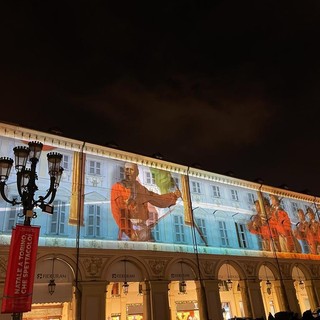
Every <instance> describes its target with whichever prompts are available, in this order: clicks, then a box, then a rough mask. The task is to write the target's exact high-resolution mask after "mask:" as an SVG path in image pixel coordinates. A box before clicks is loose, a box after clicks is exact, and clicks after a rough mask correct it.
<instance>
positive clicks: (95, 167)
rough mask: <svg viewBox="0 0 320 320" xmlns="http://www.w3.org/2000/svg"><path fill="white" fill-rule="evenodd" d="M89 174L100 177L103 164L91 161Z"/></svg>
mask: <svg viewBox="0 0 320 320" xmlns="http://www.w3.org/2000/svg"><path fill="white" fill-rule="evenodd" d="M89 173H90V174H96V175H100V174H101V162H98V161H93V160H90V161H89Z"/></svg>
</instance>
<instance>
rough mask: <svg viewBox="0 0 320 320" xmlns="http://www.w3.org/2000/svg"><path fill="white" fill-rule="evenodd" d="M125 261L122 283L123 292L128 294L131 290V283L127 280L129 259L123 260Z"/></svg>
mask: <svg viewBox="0 0 320 320" xmlns="http://www.w3.org/2000/svg"><path fill="white" fill-rule="evenodd" d="M123 262H124V283H123V285H122V290H123V294H125V295H127V294H128V292H129V284H128V282H127V260H123Z"/></svg>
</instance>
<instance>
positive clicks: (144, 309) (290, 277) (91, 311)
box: [0, 124, 320, 320]
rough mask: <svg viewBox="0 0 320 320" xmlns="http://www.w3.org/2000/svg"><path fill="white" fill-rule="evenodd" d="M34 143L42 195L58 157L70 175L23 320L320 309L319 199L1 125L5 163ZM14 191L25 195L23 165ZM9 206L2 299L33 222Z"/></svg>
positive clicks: (1, 205) (156, 318) (41, 216)
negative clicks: (16, 234)
mask: <svg viewBox="0 0 320 320" xmlns="http://www.w3.org/2000/svg"><path fill="white" fill-rule="evenodd" d="M29 141H40V142H42V143H43V145H44V148H43V151H42V155H41V158H40V161H39V164H38V180H37V184H38V189H39V190H38V191H37V193H38V194H39V196H41V194H45V193H46V190H47V188H48V186H49V184H50V181H49V176H48V174H47V171H48V169H47V162H46V155H47V154H48V153H49V152H59V153H61V154H62V155H63V158H62V167H63V168H64V171H63V175H62V179H61V182H60V186H59V188H58V191H57V194H56V197H55V200H54V203H53V205H54V210H53V214H48V213H45V212H41V209H36V210H35V211H36V215H37V217H36V218H35V219H32V225H34V226H40V238H39V247H38V253H37V263H36V272H35V282H34V287H33V295H32V299H33V300H32V302H33V304H32V309H31V311H29V312H25V313H24V314H23V319H28V320H31V319H32V320H35V319H38V320H39V319H63V320H71V319H72V320H73V319H77V320H78V319H81V320H89V319H90V320H91V319H95V320H106V319H108V320H111V319H112V320H120V319H121V320H123V319H130V320H133V319H136V320H138V319H139V320H140V319H144V320H160V319H161V320H163V319H174V320H175V319H188V320H190V319H192V320H194V319H197V320H199V319H201V320H207V319H211V320H224V319H231V318H235V317H248V318H253V319H254V318H258V317H264V318H266V317H267V316H268V314H269V312H270V313H272V314H275V313H276V312H279V311H286V310H287V311H289V310H290V311H292V312H295V313H298V314H299V315H301V314H302V313H303V312H304V311H305V310H307V309H314V308H316V307H317V306H319V305H320V267H319V259H320V255H319V253H320V228H319V216H318V208H319V205H320V198H317V197H315V196H310V195H305V194H300V193H297V192H292V191H289V190H286V189H280V188H275V187H272V186H268V185H264V184H261V183H258V182H250V181H245V180H241V179H237V178H234V177H230V176H224V175H219V174H215V173H211V172H207V171H203V170H200V169H197V168H192V167H186V166H182V165H178V164H174V163H169V162H166V161H163V160H161V159H154V158H151V157H146V156H141V155H138V154H133V153H128V152H124V151H121V150H118V149H112V148H108V147H104V146H98V145H94V144H90V143H86V142H83V141H77V140H73V139H68V138H65V137H61V136H57V135H52V134H48V133H44V132H39V131H34V130H30V129H26V128H21V127H17V126H13V125H7V124H0V150H1V151H0V156H1V157H11V158H13V148H14V147H16V146H19V145H27V143H28V142H29ZM5 192H6V196H7V198H8V199H15V198H18V197H19V196H18V193H17V190H16V175H15V172H14V170H12V171H11V174H10V177H9V180H8V182H7V184H6V189H5ZM0 210H1V215H0V245H1V247H0V297H1V298H2V297H3V291H4V285H5V279H6V273H7V265H8V257H9V245H10V241H11V234H12V228H14V227H15V226H16V225H17V224H21V223H23V219H24V217H23V216H22V215H21V212H22V208H21V206H18V205H16V206H12V205H11V204H9V203H7V202H5V201H4V200H3V199H2V198H1V199H0ZM318 229H319V230H318ZM50 280H54V281H55V283H56V287H55V291H54V292H53V293H52V294H50V293H49V292H48V283H49V282H50ZM1 319H11V315H10V314H5V313H3V314H1Z"/></svg>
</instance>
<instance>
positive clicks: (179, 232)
mask: <svg viewBox="0 0 320 320" xmlns="http://www.w3.org/2000/svg"><path fill="white" fill-rule="evenodd" d="M173 223H174V229H173V230H174V231H175V240H176V242H179V243H184V242H185V235H184V227H183V226H184V223H183V217H182V216H180V215H179V216H178V215H175V216H173Z"/></svg>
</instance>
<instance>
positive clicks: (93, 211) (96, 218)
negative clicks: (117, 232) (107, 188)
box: [87, 205, 101, 237]
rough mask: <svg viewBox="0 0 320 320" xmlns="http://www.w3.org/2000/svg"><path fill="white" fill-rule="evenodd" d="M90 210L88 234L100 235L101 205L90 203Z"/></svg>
mask: <svg viewBox="0 0 320 320" xmlns="http://www.w3.org/2000/svg"><path fill="white" fill-rule="evenodd" d="M88 211H89V212H88V225H87V235H88V236H90V237H100V236H101V233H100V224H101V214H100V213H101V207H100V206H98V205H89V208H88Z"/></svg>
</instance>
